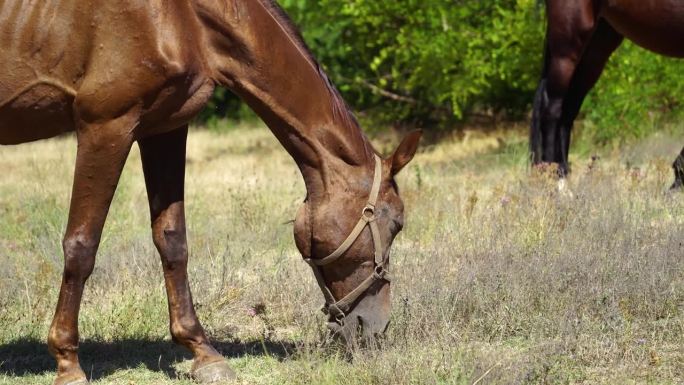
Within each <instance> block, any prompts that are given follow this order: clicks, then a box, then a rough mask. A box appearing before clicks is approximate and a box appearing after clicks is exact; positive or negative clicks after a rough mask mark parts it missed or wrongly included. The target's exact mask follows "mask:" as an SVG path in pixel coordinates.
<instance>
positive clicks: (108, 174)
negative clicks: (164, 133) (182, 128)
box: [48, 116, 135, 385]
mask: <svg viewBox="0 0 684 385" xmlns="http://www.w3.org/2000/svg"><path fill="white" fill-rule="evenodd" d="M134 122H135V118H133V117H129V116H124V117H121V118H119V119H117V120H114V121H110V122H107V123H103V124H98V125H96V126H95V125H82V127H81V128H80V129H79V131H78V133H77V135H78V152H77V157H76V170H75V173H74V183H73V192H72V196H71V206H70V210H69V220H68V223H67V228H66V234H65V236H64V241H63V248H64V273H63V276H62V285H61V288H60V292H59V300H58V302H57V309H56V311H55V316H54V319H53V321H52V326H51V327H50V334H49V336H48V347H49V349H50V352H51V353H52V355H53V356H54V357H55V358H56V360H57V379H56V380H55V383H54V384H55V385H76V384H78V385H81V384H87V383H88V382H87V379H86V376H85V373H84V372H83V370H82V369H81V366H80V364H79V360H78V352H77V351H78V342H79V335H78V314H79V310H80V306H81V297H82V295H83V286H84V285H85V282H86V280H87V279H88V277H89V276H90V274H91V273H92V271H93V267H94V265H95V254H96V252H97V248H98V245H99V243H100V236H101V234H102V227H103V226H104V222H105V218H106V217H107V212H108V211H109V206H110V203H111V201H112V197H113V196H114V191H115V190H116V185H117V183H118V181H119V177H120V175H121V170H122V169H123V166H124V164H125V162H126V158H127V156H128V153H129V151H130V148H131V145H132V143H133V140H132V138H131V137H130V132H131V127H132V125H133V124H135V123H134Z"/></svg>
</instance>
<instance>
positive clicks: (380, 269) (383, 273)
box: [305, 154, 390, 325]
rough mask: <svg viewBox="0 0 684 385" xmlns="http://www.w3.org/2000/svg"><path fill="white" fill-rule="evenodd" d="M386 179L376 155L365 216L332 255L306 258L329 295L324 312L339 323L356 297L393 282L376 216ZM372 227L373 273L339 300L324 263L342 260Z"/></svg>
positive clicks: (362, 213)
mask: <svg viewBox="0 0 684 385" xmlns="http://www.w3.org/2000/svg"><path fill="white" fill-rule="evenodd" d="M381 179H382V160H381V159H380V157H379V156H378V155H377V154H376V155H375V176H374V178H373V187H372V188H371V192H370V196H369V197H368V202H367V203H366V206H365V207H364V208H363V210H362V211H361V219H359V222H358V223H357V224H356V226H354V229H353V230H352V231H351V234H349V236H348V237H347V239H346V240H345V241H344V242H342V244H341V245H340V247H338V248H337V250H335V251H334V252H333V253H332V254H330V255H328V256H327V257H325V258H322V259H305V261H306V263H308V264H309V265H310V266H311V268H312V270H313V272H314V275H315V276H316V282H318V286H320V287H321V291H322V292H323V295H324V296H325V306H324V307H323V312H324V313H326V314H329V315H332V316H333V317H334V318H335V321H337V323H338V324H340V325H343V324H344V318H345V317H346V316H347V314H348V313H349V311H350V310H351V307H352V305H353V304H354V302H356V300H358V299H359V298H360V297H361V296H362V295H363V294H364V293H365V292H366V291H367V290H368V289H369V288H370V287H371V286H373V284H374V283H375V282H377V281H380V280H384V281H387V282H389V281H390V277H389V271H387V270H386V269H385V265H386V263H387V261H386V260H385V258H384V252H383V248H382V241H381V240H380V230H379V229H378V223H377V218H376V216H375V204H376V202H377V200H378V194H379V193H380V182H381ZM366 226H369V227H370V230H371V237H372V238H373V246H374V248H375V261H374V262H375V266H374V268H373V274H371V275H370V276H369V277H368V278H366V279H365V280H364V281H363V282H361V284H359V286H357V287H356V289H354V290H352V291H351V292H350V293H349V294H347V295H346V296H344V298H342V299H340V300H339V301H338V300H336V299H335V296H333V294H332V291H330V288H328V286H327V285H326V284H325V280H324V279H323V273H322V272H321V266H326V265H329V264H331V263H333V262H335V261H336V260H338V259H339V258H340V257H341V256H342V255H343V254H344V253H346V252H347V250H349V248H350V247H351V246H352V245H353V244H354V242H355V241H356V240H357V239H358V238H359V236H360V235H361V232H362V231H363V230H364V229H365V228H366Z"/></svg>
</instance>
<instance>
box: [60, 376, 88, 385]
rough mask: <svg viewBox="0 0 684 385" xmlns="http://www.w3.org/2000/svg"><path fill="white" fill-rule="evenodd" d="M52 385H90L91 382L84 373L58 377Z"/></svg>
mask: <svg viewBox="0 0 684 385" xmlns="http://www.w3.org/2000/svg"><path fill="white" fill-rule="evenodd" d="M52 385H89V382H88V380H87V379H86V377H85V374H84V373H73V374H64V375H60V376H58V377H57V379H56V380H55V382H53V383H52Z"/></svg>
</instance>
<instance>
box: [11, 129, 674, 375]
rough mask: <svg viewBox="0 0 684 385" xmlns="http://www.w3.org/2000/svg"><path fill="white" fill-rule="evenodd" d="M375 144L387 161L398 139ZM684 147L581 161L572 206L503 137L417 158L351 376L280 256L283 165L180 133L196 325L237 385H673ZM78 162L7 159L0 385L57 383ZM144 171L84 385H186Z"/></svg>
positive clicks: (95, 283) (104, 283)
mask: <svg viewBox="0 0 684 385" xmlns="http://www.w3.org/2000/svg"><path fill="white" fill-rule="evenodd" d="M376 142H377V145H378V148H380V149H382V150H383V151H384V152H385V153H388V152H389V151H390V150H391V149H392V148H393V146H394V144H395V143H396V138H382V139H379V140H377V141H376ZM677 144H681V143H679V142H677V141H676V140H672V138H671V137H669V136H655V137H653V138H649V139H648V140H646V141H644V142H640V143H635V144H633V145H631V146H629V147H626V148H623V149H622V150H621V151H620V152H617V151H606V152H604V153H600V155H601V158H600V159H599V160H598V161H595V162H592V161H590V160H589V156H586V155H584V153H583V155H582V156H581V157H577V158H575V159H573V166H574V173H573V174H572V176H571V178H570V180H569V182H568V185H569V188H570V191H571V194H569V193H559V192H558V191H557V189H556V183H555V181H554V180H553V179H552V178H551V177H549V175H548V174H543V173H539V172H530V171H529V170H528V168H527V164H526V161H525V152H526V149H525V146H526V145H525V142H524V138H523V137H522V136H521V135H519V134H516V133H514V132H512V133H498V134H494V135H489V136H486V137H480V136H479V135H478V134H469V135H466V137H465V140H464V141H460V140H451V139H448V138H447V139H445V140H443V141H441V142H439V143H437V144H427V145H425V146H424V147H423V149H422V152H421V153H420V154H419V155H418V156H417V158H416V159H415V160H414V162H413V163H412V164H411V165H410V166H409V167H408V168H407V169H406V170H405V171H404V172H403V174H402V175H401V177H400V178H399V185H400V188H401V191H402V195H403V198H404V201H405V203H406V207H407V220H406V222H407V225H406V228H405V231H404V232H403V233H402V234H401V236H400V237H399V238H398V239H397V241H396V242H395V245H394V247H393V254H392V263H393V274H394V276H395V280H394V284H393V286H392V288H393V303H394V307H393V316H392V325H391V327H390V330H389V332H388V336H387V338H386V340H385V341H383V343H382V345H383V346H382V347H381V348H380V349H367V350H359V351H355V352H354V353H353V355H352V357H351V359H350V358H349V357H346V356H345V355H343V354H341V353H340V352H338V351H335V350H334V349H331V348H328V347H326V346H324V344H323V342H324V337H323V336H324V327H323V316H322V314H320V313H319V312H318V308H319V307H320V305H321V302H322V296H321V294H320V293H319V291H318V288H317V286H316V284H315V282H314V278H313V275H312V274H311V272H310V270H309V268H308V267H307V266H306V264H305V263H303V262H302V261H301V257H300V256H299V255H298V253H297V252H296V249H295V247H294V244H293V243H294V242H293V240H292V228H291V225H290V224H289V223H288V221H289V220H291V219H292V218H293V216H294V214H295V211H296V209H297V207H298V205H299V202H300V201H301V199H302V198H303V196H304V188H303V183H302V180H301V177H300V176H299V175H298V172H297V171H296V168H295V167H294V165H293V162H292V161H291V160H290V159H289V158H288V155H287V154H286V153H285V151H283V150H282V149H281V148H280V146H279V145H278V143H277V142H276V140H275V139H274V138H273V137H272V136H271V135H270V133H269V132H268V131H267V130H266V129H256V130H254V129H246V128H241V129H237V130H235V131H232V132H230V133H226V134H217V133H210V132H193V133H192V134H191V138H190V140H189V151H188V152H189V155H188V157H189V165H188V172H187V175H188V178H187V210H188V213H187V216H188V226H189V239H190V248H191V255H192V257H191V263H190V270H191V271H190V276H191V278H192V282H191V285H192V288H193V292H194V296H195V299H196V303H197V309H198V313H199V316H200V318H201V319H202V321H203V323H204V325H205V327H206V329H207V331H208V332H209V334H210V335H211V337H212V339H213V340H214V341H216V345H217V347H218V348H219V349H220V350H221V351H222V352H223V353H224V354H225V355H226V356H227V357H228V358H229V360H230V362H231V364H232V365H233V367H234V369H235V370H236V371H237V373H238V374H239V376H240V380H239V383H240V384H279V385H280V384H349V385H353V384H359V385H360V384H363V385H368V384H469V385H471V384H663V385H668V384H672V385H674V384H682V383H684V273H683V272H684V258H682V256H683V255H684V246H683V244H682V242H684V196H682V195H670V194H665V191H666V188H667V187H668V186H669V183H671V170H670V163H671V161H672V160H673V158H674V156H675V155H676V154H677V153H678V150H679V148H678V146H677ZM74 156H75V142H74V140H73V139H72V138H62V139H57V140H50V141H44V142H39V143H34V144H27V145H22V146H18V147H3V148H0V170H2V178H0V215H1V218H2V220H0V234H1V235H0V261H2V262H1V263H0V384H12V385H24V384H25V385H35V384H50V383H51V381H52V379H53V374H54V362H53V361H52V359H51V357H50V356H49V354H48V353H47V349H46V346H45V339H46V335H47V330H48V327H49V324H50V321H51V317H52V312H53V309H54V306H55V301H56V299H57V292H58V283H59V281H60V274H61V265H62V255H61V246H60V240H61V237H62V232H63V229H64V227H65V221H66V216H67V209H68V198H69V194H70V189H71V174H72V168H73V164H74ZM139 163H140V162H139V154H138V153H137V149H135V150H134V152H133V153H132V155H131V157H130V159H129V162H128V165H127V167H126V170H125V172H124V175H123V177H122V180H121V183H120V185H119V189H118V191H117V196H116V199H115V202H114V203H113V207H112V210H111V212H110V215H109V219H108V222H107V225H106V228H105V232H104V236H103V241H102V245H101V248H100V252H99V255H98V261H97V266H96V269H95V272H94V274H93V276H92V277H91V279H90V280H89V282H88V284H87V287H86V293H85V297H84V301H83V307H82V313H81V318H80V320H81V323H80V325H81V329H80V330H81V338H82V340H83V341H84V342H83V344H82V350H81V351H82V354H81V357H82V361H83V367H84V370H85V371H86V372H87V373H89V375H90V376H91V378H92V380H93V384H95V385H109V384H122V385H151V384H174V385H181V384H190V383H191V382H190V380H189V379H188V378H187V372H188V370H189V366H190V362H189V358H190V357H189V355H188V354H187V353H186V352H185V351H184V350H183V349H181V348H179V347H176V346H174V345H173V343H171V342H170V338H169V335H168V326H167V322H168V321H167V314H166V298H165V294H164V289H163V281H162V273H161V264H160V262H159V258H158V257H157V255H156V252H155V250H154V247H153V245H152V242H151V235H150V231H149V224H148V221H149V219H148V211H147V203H146V198H145V189H144V185H143V178H142V174H141V171H140V166H139ZM255 308H258V309H263V311H261V312H259V314H258V315H256V316H254V312H253V311H251V310H252V309H255Z"/></svg>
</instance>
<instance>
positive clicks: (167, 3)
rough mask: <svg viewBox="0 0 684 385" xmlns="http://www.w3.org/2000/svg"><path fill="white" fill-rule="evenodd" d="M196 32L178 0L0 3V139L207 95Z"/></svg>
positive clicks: (38, 135) (21, 138)
mask: <svg viewBox="0 0 684 385" xmlns="http://www.w3.org/2000/svg"><path fill="white" fill-rule="evenodd" d="M199 38H200V33H199V30H198V27H197V25H196V22H195V19H194V14H193V13H192V12H190V8H189V5H188V4H187V2H184V1H180V0H179V1H173V0H157V1H143V0H124V1H93V0H0V41H2V42H3V49H2V50H0V144H14V143H22V142H26V141H31V140H38V139H43V138H47V137H52V136H55V135H58V134H60V133H62V132H66V131H72V130H74V129H75V128H76V121H77V120H83V121H95V120H106V119H109V118H115V117H116V116H118V115H120V114H121V113H123V112H125V111H127V110H129V109H131V108H134V107H136V106H138V108H139V109H140V110H141V112H140V113H141V115H142V114H148V115H150V116H159V118H158V119H162V118H161V116H163V115H164V112H165V111H159V109H163V110H169V111H170V110H173V109H177V108H180V107H182V105H183V103H184V102H185V100H186V99H187V98H192V96H193V95H192V94H193V93H194V92H196V91H197V90H198V89H199V88H202V87H204V89H205V93H206V88H207V87H206V83H207V82H206V81H205V75H204V73H205V72H206V71H205V67H206V65H205V63H204V62H203V58H204V54H203V52H201V49H202V45H201V44H200V43H199ZM165 99H173V100H172V101H171V102H169V100H165ZM155 108H156V109H157V110H155ZM148 120H149V119H148ZM152 120H154V119H152ZM151 123H153V122H151Z"/></svg>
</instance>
